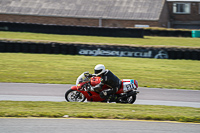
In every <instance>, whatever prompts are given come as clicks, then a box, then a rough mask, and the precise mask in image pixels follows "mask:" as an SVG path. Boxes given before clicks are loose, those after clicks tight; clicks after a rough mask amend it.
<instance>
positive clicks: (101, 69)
mask: <svg viewBox="0 0 200 133" xmlns="http://www.w3.org/2000/svg"><path fill="white" fill-rule="evenodd" d="M105 71H106V68H105V66H104V65H102V64H98V65H96V66H95V68H94V74H95V75H96V76H99V75H101V74H102V73H104V72H105Z"/></svg>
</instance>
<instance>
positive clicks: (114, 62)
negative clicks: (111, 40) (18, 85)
mask: <svg viewBox="0 0 200 133" xmlns="http://www.w3.org/2000/svg"><path fill="white" fill-rule="evenodd" d="M0 59H1V60H0V82H22V83H28V82H29V83H54V84H75V82H76V78H77V77H78V76H79V75H80V74H81V73H82V72H84V71H89V72H90V73H93V69H94V66H95V65H96V64H104V65H105V66H106V68H107V69H110V70H111V71H112V72H113V73H114V74H116V75H117V76H118V77H119V78H120V79H136V80H138V82H139V86H140V87H142V86H143V87H156V88H177V89H194V90H200V80H199V77H200V69H199V66H200V62H199V61H195V60H167V59H145V58H129V57H120V58H119V57H100V56H98V57H94V56H72V55H54V54H22V53H0Z"/></svg>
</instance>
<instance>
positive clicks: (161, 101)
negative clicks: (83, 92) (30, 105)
mask: <svg viewBox="0 0 200 133" xmlns="http://www.w3.org/2000/svg"><path fill="white" fill-rule="evenodd" d="M71 86H72V85H64V84H62V85H60V84H34V83H25V84H24V83H0V100H14V101H65V99H64V94H65V92H66V91H67V90H68V89H69V88H70V87H71ZM139 91H140V93H139V94H138V97H137V101H136V103H134V104H152V105H172V106H189V107H198V108H199V107H200V104H199V103H200V97H199V96H200V91H192V90H171V89H158V88H139ZM199 131H200V124H191V123H172V122H156V121H154V122H149V121H125V120H89V119H42V118H39V119H32V118H28V119H25V118H24V119H23V118H0V132H1V133H9V132H11V133H13V132H14V133H35V132H39V133H55V132H58V133H66V132H69V133H77V132H81V133H88V132H95V133H102V132H104V133H117V132H125V133H133V132H136V133H198V132H199Z"/></svg>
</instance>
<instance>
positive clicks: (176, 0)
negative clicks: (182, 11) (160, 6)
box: [167, 0, 200, 2]
mask: <svg viewBox="0 0 200 133" xmlns="http://www.w3.org/2000/svg"><path fill="white" fill-rule="evenodd" d="M167 1H168V2H200V0H167Z"/></svg>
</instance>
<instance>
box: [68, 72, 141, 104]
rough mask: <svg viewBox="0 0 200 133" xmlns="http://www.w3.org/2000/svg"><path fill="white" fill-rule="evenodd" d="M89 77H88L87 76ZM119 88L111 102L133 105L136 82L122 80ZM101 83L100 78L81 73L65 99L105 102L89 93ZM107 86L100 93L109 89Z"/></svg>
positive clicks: (95, 94) (136, 91) (96, 94)
mask: <svg viewBox="0 0 200 133" xmlns="http://www.w3.org/2000/svg"><path fill="white" fill-rule="evenodd" d="M89 75H90V76H89ZM121 81H122V83H121V87H120V88H119V90H118V91H117V92H116V93H115V94H114V95H115V97H116V98H115V100H114V101H112V102H116V103H130V104H132V103H134V102H135V100H136V95H137V93H139V91H138V90H137V89H138V82H137V80H134V79H122V80H121ZM100 82H101V77H98V76H95V75H92V76H91V74H88V72H84V73H82V74H81V75H80V76H79V77H78V78H77V80H76V86H72V87H71V89H69V90H68V91H67V92H66V93H65V99H66V101H68V102H84V101H85V100H86V99H87V101H92V102H107V101H105V99H102V98H101V97H100V95H99V92H96V91H91V90H92V89H91V88H92V87H94V86H95V85H97V84H99V83H100ZM109 88H110V87H108V86H107V85H104V86H103V87H102V89H101V91H103V90H105V89H109Z"/></svg>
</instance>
